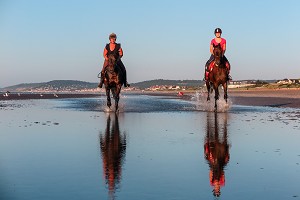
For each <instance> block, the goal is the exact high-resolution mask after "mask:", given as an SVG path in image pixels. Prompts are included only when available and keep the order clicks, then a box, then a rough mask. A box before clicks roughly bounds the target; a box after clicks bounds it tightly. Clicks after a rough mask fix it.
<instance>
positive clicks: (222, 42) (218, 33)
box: [204, 28, 232, 80]
mask: <svg viewBox="0 0 300 200" xmlns="http://www.w3.org/2000/svg"><path fill="white" fill-rule="evenodd" d="M221 34H222V30H221V29H220V28H216V29H215V36H216V37H215V38H214V39H212V40H211V42H210V53H211V56H210V58H209V60H208V61H207V62H206V64H205V77H204V80H207V79H208V74H209V72H210V71H211V70H212V69H211V67H209V66H210V64H211V63H212V61H213V60H214V55H213V50H214V45H218V44H220V45H221V48H222V50H223V59H224V62H225V63H226V68H227V72H228V79H229V80H231V79H232V78H231V76H230V75H229V71H230V64H229V62H228V60H227V58H226V57H225V55H224V54H225V51H226V40H225V39H224V38H221Z"/></svg>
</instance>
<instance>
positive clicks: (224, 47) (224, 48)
mask: <svg viewBox="0 0 300 200" xmlns="http://www.w3.org/2000/svg"><path fill="white" fill-rule="evenodd" d="M225 51H226V43H225V44H223V56H224V54H225Z"/></svg>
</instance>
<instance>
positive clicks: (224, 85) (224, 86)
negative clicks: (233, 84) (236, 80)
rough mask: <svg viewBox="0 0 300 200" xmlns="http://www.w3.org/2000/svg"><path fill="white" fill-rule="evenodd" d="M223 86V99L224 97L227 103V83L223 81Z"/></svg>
mask: <svg viewBox="0 0 300 200" xmlns="http://www.w3.org/2000/svg"><path fill="white" fill-rule="evenodd" d="M223 88H224V99H225V101H226V103H227V99H228V94H227V88H228V87H227V83H224V84H223Z"/></svg>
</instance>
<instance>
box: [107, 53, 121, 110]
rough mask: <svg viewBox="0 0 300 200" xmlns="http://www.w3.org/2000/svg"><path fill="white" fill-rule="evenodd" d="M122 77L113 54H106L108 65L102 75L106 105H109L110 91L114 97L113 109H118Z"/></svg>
mask: <svg viewBox="0 0 300 200" xmlns="http://www.w3.org/2000/svg"><path fill="white" fill-rule="evenodd" d="M123 83H124V78H123V74H122V71H121V69H120V68H119V67H118V65H117V60H116V58H115V57H114V56H113V55H109V56H108V66H107V67H106V71H105V75H104V86H105V90H106V97H107V106H108V107H109V108H110V106H111V98H110V91H111V92H112V95H113V98H114V99H115V111H116V112H117V111H118V109H119V100H120V92H121V88H122V85H123Z"/></svg>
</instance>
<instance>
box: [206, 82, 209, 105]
mask: <svg viewBox="0 0 300 200" xmlns="http://www.w3.org/2000/svg"><path fill="white" fill-rule="evenodd" d="M206 88H207V99H206V101H209V100H210V96H209V93H210V84H209V82H208V81H206Z"/></svg>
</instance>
